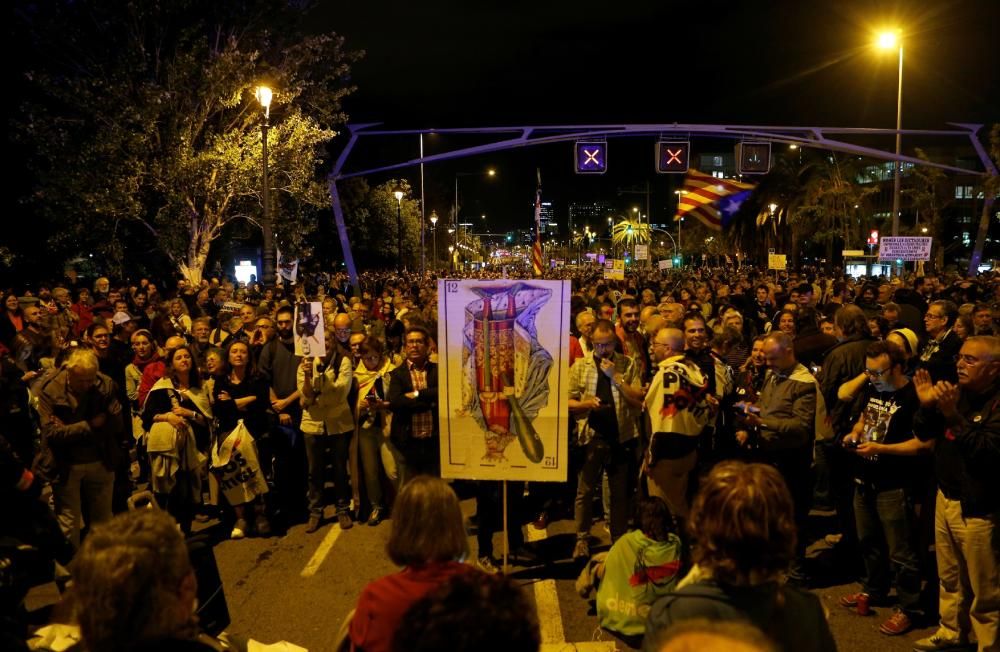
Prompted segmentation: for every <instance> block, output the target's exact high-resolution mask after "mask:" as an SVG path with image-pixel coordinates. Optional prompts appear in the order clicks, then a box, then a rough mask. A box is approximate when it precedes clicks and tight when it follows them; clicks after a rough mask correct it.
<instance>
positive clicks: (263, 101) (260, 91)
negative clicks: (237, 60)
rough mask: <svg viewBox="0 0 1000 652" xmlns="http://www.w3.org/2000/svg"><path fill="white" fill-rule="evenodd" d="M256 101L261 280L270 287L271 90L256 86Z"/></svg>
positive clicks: (271, 242) (272, 270)
mask: <svg viewBox="0 0 1000 652" xmlns="http://www.w3.org/2000/svg"><path fill="white" fill-rule="evenodd" d="M254 95H255V96H256V97H257V101H258V102H260V105H261V106H262V107H263V108H264V120H263V122H261V124H260V134H261V161H263V166H264V171H263V172H264V174H263V178H262V181H261V185H262V186H263V187H262V188H261V202H262V203H263V204H264V219H263V220H261V231H263V234H264V255H263V256H262V258H263V268H264V269H263V270H261V278H263V279H264V285H271V284H272V283H274V281H275V277H274V230H273V228H272V226H271V206H270V204H271V202H270V189H269V186H270V182H269V181H268V178H267V130H268V127H270V125H269V124H268V119H269V118H270V116H271V96H272V92H271V89H270V88H268V87H267V86H258V87H257V91H256V93H254Z"/></svg>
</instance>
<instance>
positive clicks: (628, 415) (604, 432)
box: [569, 319, 644, 560]
mask: <svg viewBox="0 0 1000 652" xmlns="http://www.w3.org/2000/svg"><path fill="white" fill-rule="evenodd" d="M591 343H592V345H593V355H590V356H587V357H584V358H580V359H579V360H577V361H576V362H575V363H574V364H573V366H572V367H571V368H570V378H569V410H570V415H571V417H572V418H575V419H576V421H577V438H578V444H579V447H580V450H581V452H582V454H583V457H584V459H583V463H582V465H581V466H580V471H579V473H578V474H577V491H576V505H575V509H574V516H575V519H576V533H577V534H576V546H575V547H574V549H573V558H574V559H577V560H582V559H587V558H589V557H590V541H589V539H590V526H591V510H592V505H593V500H592V498H593V491H594V487H595V486H596V484H597V483H598V482H599V481H600V479H601V473H602V471H607V474H608V486H609V490H610V494H611V510H610V511H611V514H610V518H609V521H610V526H611V527H610V529H611V540H612V542H613V541H615V540H617V539H618V537H620V536H621V535H623V534H625V527H626V524H627V522H628V515H627V510H628V507H627V505H628V485H629V480H628V479H629V477H634V476H632V475H631V474H630V467H632V465H633V464H634V463H635V462H636V459H635V456H636V440H637V437H638V435H639V414H640V408H641V407H642V401H643V398H644V397H643V392H642V388H641V386H640V378H639V371H638V369H637V367H636V365H635V362H634V361H633V360H632V358H629V357H627V356H625V355H622V354H621V353H617V352H615V347H616V345H617V344H618V338H617V337H616V336H615V328H614V325H613V324H612V323H611V322H610V321H608V320H605V319H601V320H598V321H597V322H596V323H595V324H594V330H593V332H592V334H591Z"/></svg>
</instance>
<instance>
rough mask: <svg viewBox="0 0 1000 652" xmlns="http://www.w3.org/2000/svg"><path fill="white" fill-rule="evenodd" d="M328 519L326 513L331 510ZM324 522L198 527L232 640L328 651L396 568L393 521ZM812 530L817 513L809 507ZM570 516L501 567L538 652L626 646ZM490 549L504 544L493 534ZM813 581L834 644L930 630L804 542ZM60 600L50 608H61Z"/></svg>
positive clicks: (36, 605)
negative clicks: (524, 558) (574, 553)
mask: <svg viewBox="0 0 1000 652" xmlns="http://www.w3.org/2000/svg"><path fill="white" fill-rule="evenodd" d="M462 510H463V512H464V513H465V514H466V516H468V515H470V514H472V513H473V512H474V511H475V501H474V500H472V499H466V500H463V501H462ZM330 515H331V516H332V514H330ZM334 520H335V519H330V522H328V523H326V524H325V525H324V526H323V527H322V528H321V529H320V530H319V531H318V532H316V533H314V534H306V532H305V525H301V524H300V525H296V526H293V527H292V528H291V529H290V530H289V531H288V532H287V533H286V534H284V535H283V536H274V537H270V538H253V537H251V538H247V539H243V540H239V541H232V540H228V539H226V538H225V535H227V534H228V532H223V528H222V526H221V525H220V524H218V523H217V522H210V523H207V524H205V525H204V526H202V530H203V533H204V534H207V535H209V536H210V537H212V538H215V539H217V541H218V542H217V544H216V545H215V548H214V550H215V555H216V559H217V562H218V565H219V571H220V574H221V576H222V580H223V583H224V586H225V594H226V599H227V601H228V605H229V610H230V614H231V617H232V623H231V625H230V627H229V628H228V632H229V633H230V634H232V635H234V636H237V637H240V638H253V639H255V640H257V641H261V642H264V643H275V642H278V641H288V642H290V643H294V644H296V645H298V646H301V647H303V648H306V649H307V650H312V651H314V652H316V651H325V650H332V649H333V648H334V645H335V642H336V640H337V634H338V630H339V629H340V627H341V625H342V624H343V623H344V620H345V618H346V616H347V615H348V614H349V613H350V611H351V610H352V609H353V608H354V605H355V602H356V601H357V598H358V595H359V593H360V591H361V589H362V588H363V587H364V585H365V584H366V583H367V582H369V581H371V580H373V579H375V578H378V577H381V576H383V575H386V574H388V573H392V572H395V571H396V570H397V568H396V567H395V566H394V565H393V564H392V563H391V562H390V561H389V560H388V559H387V558H386V556H385V553H384V547H385V542H386V540H387V538H388V536H389V530H390V528H391V522H390V521H389V520H387V521H385V522H383V523H382V524H381V525H379V526H377V527H368V526H366V525H365V524H363V523H362V524H355V526H354V527H352V528H350V529H348V530H345V531H341V529H340V527H339V526H338V525H335V524H334V523H333V521H334ZM813 521H814V525H816V526H817V537H818V535H819V534H821V533H822V530H821V528H822V524H823V518H822V517H821V516H817V515H815V514H814V518H813ZM573 531H574V528H573V523H572V522H571V521H570V520H561V521H555V522H553V523H550V524H549V527H548V528H547V529H546V530H541V531H539V530H535V529H534V527H532V526H530V525H529V526H526V527H525V532H526V534H527V539H528V540H529V541H533V542H534V543H532V544H531V545H532V546H534V547H536V549H537V550H538V552H539V560H540V562H539V563H538V564H537V565H534V566H531V567H523V566H511V568H510V569H509V572H510V574H511V576H512V577H514V578H515V579H516V580H517V581H518V582H520V583H521V585H522V586H523V587H524V589H525V591H526V592H527V594H528V595H529V597H530V598H531V599H532V600H533V602H534V604H535V606H536V609H537V612H538V614H539V623H540V626H541V633H542V640H543V652H556V651H558V652H563V651H567V652H568V651H569V650H577V651H579V652H609V651H611V650H631V649H633V648H631V647H629V646H628V645H626V644H625V643H624V642H622V641H620V640H618V639H616V638H615V637H614V636H612V635H611V634H610V633H608V632H605V631H603V630H601V629H600V628H599V627H598V624H597V618H596V616H595V615H594V612H593V608H592V607H591V606H590V605H588V604H587V603H586V602H585V601H584V600H583V599H582V598H580V597H579V595H577V593H576V591H575V589H574V580H575V579H576V576H577V573H578V572H579V567H578V566H577V565H575V564H573V563H572V562H571V561H570V560H569V559H568V557H569V555H570V553H571V550H572V547H573V542H574V540H575V537H574V535H573ZM592 534H593V535H594V548H595V549H597V550H600V549H601V548H602V547H604V548H606V547H607V546H608V545H609V543H610V540H609V536H608V534H607V532H606V531H605V530H604V527H603V522H602V521H597V522H596V523H595V526H594V528H593V530H592ZM469 542H470V543H469V545H470V548H471V549H472V552H473V554H472V558H473V559H475V558H476V556H477V555H476V538H475V536H470V539H469ZM494 549H495V550H496V551H497V553H499V552H500V551H501V550H502V543H501V535H500V534H497V537H496V539H495V541H494ZM810 553H811V557H812V559H813V565H814V568H815V569H817V570H819V572H818V573H817V578H818V579H819V581H820V583H821V584H824V586H823V588H818V589H814V592H815V593H816V594H817V595H819V596H820V598H821V600H822V602H823V605H824V606H825V607H826V609H827V611H828V613H829V620H830V625H831V628H832V630H833V634H834V637H835V638H836V640H837V645H838V648H839V649H840V650H846V651H858V652H862V651H863V652H868V651H870V650H878V651H879V652H897V651H899V652H903V651H907V652H908V651H909V650H911V649H912V643H913V641H915V640H916V639H918V638H921V637H924V636H927V635H929V634H930V633H932V632H933V629H934V628H933V627H924V628H923V629H917V630H914V631H911V632H910V633H908V634H906V635H903V636H899V637H887V636H884V635H882V634H880V633H879V631H878V626H879V624H880V623H881V621H882V620H883V619H884V618H886V617H888V616H889V615H890V612H889V610H888V609H885V608H873V609H872V611H873V615H872V616H870V617H867V618H863V617H860V616H857V615H855V614H854V613H852V612H850V611H848V610H846V609H844V608H842V607H840V606H839V605H838V604H837V599H838V598H839V597H840V596H841V595H843V594H845V593H851V592H854V591H856V590H858V588H859V587H858V585H857V584H854V583H845V581H844V580H843V575H844V574H843V572H842V571H838V570H837V569H834V568H830V567H827V568H826V570H825V572H824V571H823V570H822V569H823V568H824V562H823V560H824V558H825V554H824V553H825V550H824V544H823V543H822V542H821V541H819V542H818V543H815V544H814V545H813V546H812V547H811V548H810ZM57 599H58V592H57V591H56V590H55V588H54V585H47V586H44V587H38V588H36V589H35V590H33V591H32V593H31V594H29V597H28V606H29V609H31V610H35V609H38V610H39V611H38V612H37V613H38V614H44V613H47V611H48V608H49V607H50V606H51V605H52V603H54V602H55V601H56V600H57ZM59 611H60V610H59V608H58V605H57V606H56V609H55V613H59Z"/></svg>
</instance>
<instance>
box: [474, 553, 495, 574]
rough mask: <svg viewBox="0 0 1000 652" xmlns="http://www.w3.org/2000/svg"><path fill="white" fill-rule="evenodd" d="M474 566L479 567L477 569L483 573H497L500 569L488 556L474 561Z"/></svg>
mask: <svg viewBox="0 0 1000 652" xmlns="http://www.w3.org/2000/svg"><path fill="white" fill-rule="evenodd" d="M476 566H478V567H479V570H481V571H483V572H484V573H489V574H490V575H496V574H497V573H499V572H500V569H499V568H497V566H496V564H494V563H493V560H492V559H490V558H489V557H488V556H487V557H480V558H479V559H478V560H477V561H476Z"/></svg>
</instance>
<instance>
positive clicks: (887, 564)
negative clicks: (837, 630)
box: [854, 485, 921, 614]
mask: <svg viewBox="0 0 1000 652" xmlns="http://www.w3.org/2000/svg"><path fill="white" fill-rule="evenodd" d="M854 519H855V522H856V524H857V528H858V545H859V547H860V550H861V557H862V559H863V561H864V564H865V576H864V578H863V579H862V586H863V587H864V591H865V593H868V594H870V595H872V596H876V597H884V596H886V595H888V593H889V587H890V584H892V583H894V584H895V585H896V597H897V598H898V600H899V606H900V608H901V609H902V610H903V611H904V612H906V613H908V614H914V613H919V612H920V611H921V608H920V558H919V556H918V555H917V549H916V546H914V541H915V538H914V535H915V534H916V532H915V531H914V517H913V508H912V505H911V501H910V497H909V496H908V495H907V492H906V490H904V489H888V490H885V491H877V490H875V489H874V488H871V487H867V486H864V485H857V486H856V487H855V491H854Z"/></svg>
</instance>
